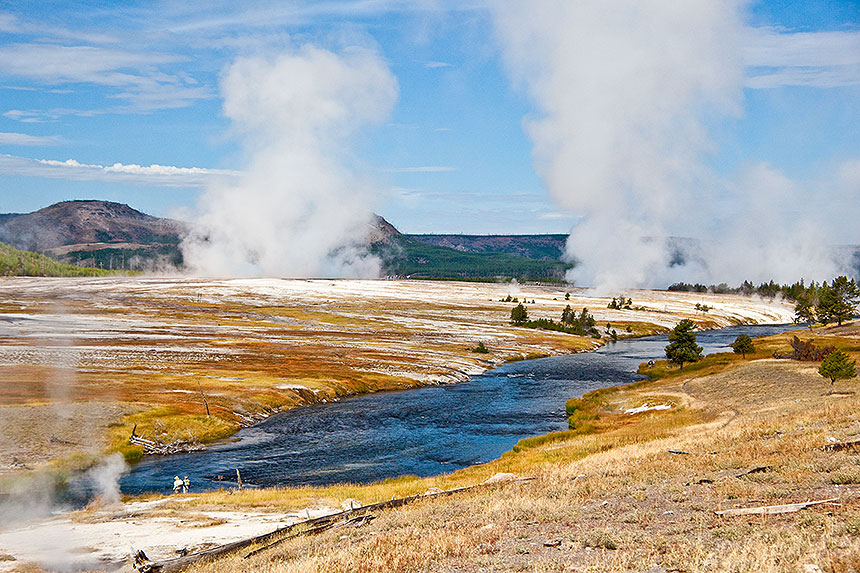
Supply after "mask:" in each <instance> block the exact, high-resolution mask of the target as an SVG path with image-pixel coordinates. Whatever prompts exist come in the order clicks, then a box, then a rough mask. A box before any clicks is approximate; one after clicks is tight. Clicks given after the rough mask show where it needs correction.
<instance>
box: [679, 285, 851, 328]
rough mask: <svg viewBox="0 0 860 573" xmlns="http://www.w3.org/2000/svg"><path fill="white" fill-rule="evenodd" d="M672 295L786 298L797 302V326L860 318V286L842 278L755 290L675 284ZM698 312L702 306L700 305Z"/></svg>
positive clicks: (795, 311) (795, 309) (745, 286)
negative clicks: (678, 293)
mask: <svg viewBox="0 0 860 573" xmlns="http://www.w3.org/2000/svg"><path fill="white" fill-rule="evenodd" d="M668 290H670V291H681V292H709V293H715V294H743V295H754V294H757V295H759V296H762V297H766V298H776V297H777V296H782V297H783V298H785V299H787V300H790V301H793V302H794V303H795V306H794V313H795V314H794V319H795V321H796V322H806V323H809V324H812V323H814V322H820V323H822V324H825V325H827V324H830V323H831V322H835V323H837V324H839V325H840V326H841V325H842V321H844V320H849V319H851V318H852V317H854V315H856V314H857V305H858V302H860V286H858V284H857V282H856V281H855V280H854V279H849V278H848V277H846V276H839V277H836V278H835V279H833V280H832V281H830V282H827V281H824V282H821V283H816V282H815V281H812V282H810V283H809V284H806V283H805V282H804V281H803V279H800V280H799V281H797V282H796V283H793V284H790V285H781V284H777V283H775V282H774V281H770V282H767V283H761V284H760V285H758V286H755V285H754V284H753V283H751V282H750V281H744V282H743V283H742V284H741V285H740V286H739V287H736V288H732V287H730V286H728V285H727V284H726V283H721V284H718V285H710V286H705V285H703V284H698V283H697V284H692V285H691V284H687V283H675V284H673V285H672V286H670V287H669V289H668ZM696 308H697V310H698V309H699V305H696Z"/></svg>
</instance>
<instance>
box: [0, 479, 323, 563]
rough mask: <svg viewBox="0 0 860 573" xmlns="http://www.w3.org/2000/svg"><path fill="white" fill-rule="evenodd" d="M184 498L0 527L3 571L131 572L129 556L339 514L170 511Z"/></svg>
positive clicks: (166, 554) (163, 553)
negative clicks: (31, 567)
mask: <svg viewBox="0 0 860 573" xmlns="http://www.w3.org/2000/svg"><path fill="white" fill-rule="evenodd" d="M185 499H187V498H182V497H180V496H176V497H174V498H164V499H159V500H155V501H142V502H132V503H124V504H122V503H119V504H114V505H112V506H110V507H106V508H100V509H98V508H95V509H94V508H90V509H89V510H87V511H80V512H75V513H65V514H61V515H58V516H55V517H51V518H47V519H36V520H33V521H30V522H23V523H17V524H16V525H14V526H13V527H8V526H7V527H5V528H3V527H2V526H0V571H13V570H15V568H16V567H19V566H21V565H23V564H27V563H33V564H38V566H40V567H43V568H45V569H48V570H60V571H68V570H72V571H78V570H115V569H120V568H123V569H130V568H129V567H127V561H128V557H129V556H130V555H133V554H134V553H135V552H136V551H137V550H143V551H144V552H145V553H146V555H147V556H148V557H149V558H150V559H152V560H162V559H170V558H173V557H179V556H181V555H183V554H184V553H186V552H193V551H200V550H203V549H208V548H210V547H214V546H215V545H220V544H222V543H225V542H228V541H232V540H236V539H244V538H247V537H254V536H256V535H261V534H263V533H268V532H270V531H274V530H275V529H278V528H280V527H284V526H286V525H290V524H293V523H296V522H297V521H301V520H304V519H307V518H308V517H310V518H314V517H319V516H322V515H328V514H331V513H335V512H336V511H340V509H332V508H309V509H307V510H305V511H301V512H297V513H293V514H284V513H272V512H259V511H257V512H255V511H242V512H239V511H187V510H177V509H172V508H171V507H170V506H172V505H173V504H175V503H181V502H182V501H184V500H185ZM166 506H168V507H166ZM4 556H5V559H7V560H4Z"/></svg>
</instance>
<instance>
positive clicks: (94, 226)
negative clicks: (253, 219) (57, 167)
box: [0, 201, 186, 251]
mask: <svg viewBox="0 0 860 573" xmlns="http://www.w3.org/2000/svg"><path fill="white" fill-rule="evenodd" d="M185 231H186V225H185V224H184V223H181V222H179V221H173V220H170V219H160V218H158V217H153V216H151V215H147V214H145V213H141V212H140V211H137V210H135V209H132V208H131V207H129V206H128V205H123V204H121V203H112V202H110V201H63V202H62V203H56V204H54V205H51V206H50V207H45V208H44V209H39V210H38V211H35V212H33V213H25V214H11V213H10V214H4V215H0V241H2V242H4V243H9V244H11V245H13V246H15V247H18V248H20V249H26V250H28V251H50V250H51V249H55V248H58V247H68V246H71V245H87V244H92V243H132V244H140V245H152V244H154V243H158V244H174V245H175V244H178V243H179V241H180V240H181V236H182V235H183V234H184V233H185Z"/></svg>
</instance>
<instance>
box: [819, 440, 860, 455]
mask: <svg viewBox="0 0 860 573" xmlns="http://www.w3.org/2000/svg"><path fill="white" fill-rule="evenodd" d="M821 449H822V450H824V451H826V452H841V451H843V450H860V438H851V439H850V440H845V441H844V442H833V443H832V444H827V445H826V446H824V447H822V448H821Z"/></svg>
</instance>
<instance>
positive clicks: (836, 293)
mask: <svg viewBox="0 0 860 573" xmlns="http://www.w3.org/2000/svg"><path fill="white" fill-rule="evenodd" d="M858 302H860V286H858V284H857V282H856V281H855V280H854V279H849V278H848V277H846V276H838V277H836V278H835V279H833V280H832V281H831V282H830V283H827V281H825V282H823V283H821V285H820V286H816V285H815V283H812V284H811V285H810V288H809V289H807V291H806V292H804V293H803V294H801V295H800V296H798V298H797V300H796V302H795V305H794V319H795V321H797V322H805V323H807V324H809V325H810V328H811V327H812V323H814V322H815V321H818V322H821V323H822V324H824V325H827V324H830V323H832V322H835V323H836V324H837V325H839V326H842V322H843V321H845V320H850V319H851V318H852V317H853V316H854V315H855V314H857V304H858Z"/></svg>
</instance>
